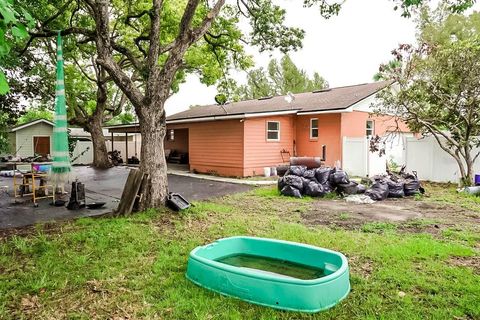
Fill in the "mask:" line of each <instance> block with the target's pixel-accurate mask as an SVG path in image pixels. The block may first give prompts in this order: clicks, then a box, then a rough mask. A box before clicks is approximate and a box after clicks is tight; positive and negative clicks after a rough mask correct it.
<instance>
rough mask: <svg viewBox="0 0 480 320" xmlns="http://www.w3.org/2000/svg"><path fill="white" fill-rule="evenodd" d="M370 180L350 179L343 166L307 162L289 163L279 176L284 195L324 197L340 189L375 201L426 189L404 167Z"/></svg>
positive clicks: (421, 191) (281, 191)
mask: <svg viewBox="0 0 480 320" xmlns="http://www.w3.org/2000/svg"><path fill="white" fill-rule="evenodd" d="M367 183H368V184H369V185H370V186H369V187H368V188H367V186H366V185H365V184H360V183H357V182H355V181H351V180H350V178H349V177H348V174H347V173H346V172H345V171H343V170H342V169H340V168H331V167H320V168H314V169H307V167H305V166H290V168H289V169H288V170H287V171H286V172H285V175H284V176H283V177H281V178H279V179H278V190H280V193H281V194H282V195H285V196H291V197H296V198H301V197H302V196H303V195H307V196H310V197H323V196H324V195H325V194H327V193H329V192H337V193H338V194H340V195H342V196H345V195H356V194H365V195H366V196H368V197H370V198H371V199H372V200H375V201H380V200H385V199H386V198H403V197H405V196H412V195H415V194H419V193H423V192H424V189H423V188H422V187H421V185H420V181H419V180H418V177H417V175H416V173H415V172H414V173H413V174H410V173H406V172H405V171H404V168H402V170H401V171H400V172H399V173H392V172H387V174H385V175H377V176H374V177H373V178H372V179H371V180H370V181H367Z"/></svg>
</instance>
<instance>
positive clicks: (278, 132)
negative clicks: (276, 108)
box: [266, 120, 280, 141]
mask: <svg viewBox="0 0 480 320" xmlns="http://www.w3.org/2000/svg"><path fill="white" fill-rule="evenodd" d="M270 122H275V123H277V124H278V130H269V129H268V124H269V123H270ZM266 129H267V130H266V138H267V141H280V121H275V120H272V121H270V120H268V121H267V122H266ZM269 132H277V134H278V138H277V139H269V138H268V133H269Z"/></svg>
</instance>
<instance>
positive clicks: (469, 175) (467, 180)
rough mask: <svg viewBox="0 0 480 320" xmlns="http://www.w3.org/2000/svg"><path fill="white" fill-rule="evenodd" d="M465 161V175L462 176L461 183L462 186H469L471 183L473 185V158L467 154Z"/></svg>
mask: <svg viewBox="0 0 480 320" xmlns="http://www.w3.org/2000/svg"><path fill="white" fill-rule="evenodd" d="M468 152H470V150H468ZM465 162H466V164H467V168H466V170H465V171H466V172H465V173H466V175H465V177H462V183H463V187H469V186H471V185H473V160H472V157H471V156H470V155H469V156H468V157H466V159H465Z"/></svg>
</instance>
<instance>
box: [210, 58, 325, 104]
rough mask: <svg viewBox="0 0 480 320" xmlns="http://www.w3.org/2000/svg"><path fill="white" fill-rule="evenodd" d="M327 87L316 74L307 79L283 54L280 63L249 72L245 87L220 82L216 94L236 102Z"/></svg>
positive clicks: (232, 82) (306, 75) (271, 63)
mask: <svg viewBox="0 0 480 320" xmlns="http://www.w3.org/2000/svg"><path fill="white" fill-rule="evenodd" d="M327 87H328V82H327V81H326V80H325V79H324V78H323V77H322V76H320V74H319V73H318V72H314V73H313V76H312V77H310V76H309V75H308V73H307V72H306V71H305V70H302V69H300V68H298V67H297V66H296V65H295V64H294V63H293V61H292V59H291V58H290V57H289V56H288V55H284V56H283V57H282V58H281V59H280V61H278V60H276V59H272V60H270V62H269V64H268V67H267V69H266V70H265V69H264V68H262V67H260V68H257V69H253V70H251V71H249V72H248V74H247V84H245V85H240V86H238V85H237V84H236V83H235V82H234V81H230V82H227V83H222V84H221V85H220V86H219V92H220V93H222V94H225V95H227V96H229V97H230V99H232V100H234V101H239V100H248V99H257V98H261V97H268V96H276V95H285V94H287V93H288V92H291V93H301V92H307V91H314V90H320V89H325V88H327Z"/></svg>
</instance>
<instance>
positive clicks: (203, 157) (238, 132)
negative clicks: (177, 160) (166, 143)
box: [168, 120, 243, 176]
mask: <svg viewBox="0 0 480 320" xmlns="http://www.w3.org/2000/svg"><path fill="white" fill-rule="evenodd" d="M170 128H188V154H189V163H190V171H197V172H201V173H210V174H218V175H222V176H242V175H243V122H240V121H239V120H226V121H208V122H197V123H189V124H188V125H187V124H183V125H180V124H179V125H168V129H170Z"/></svg>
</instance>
